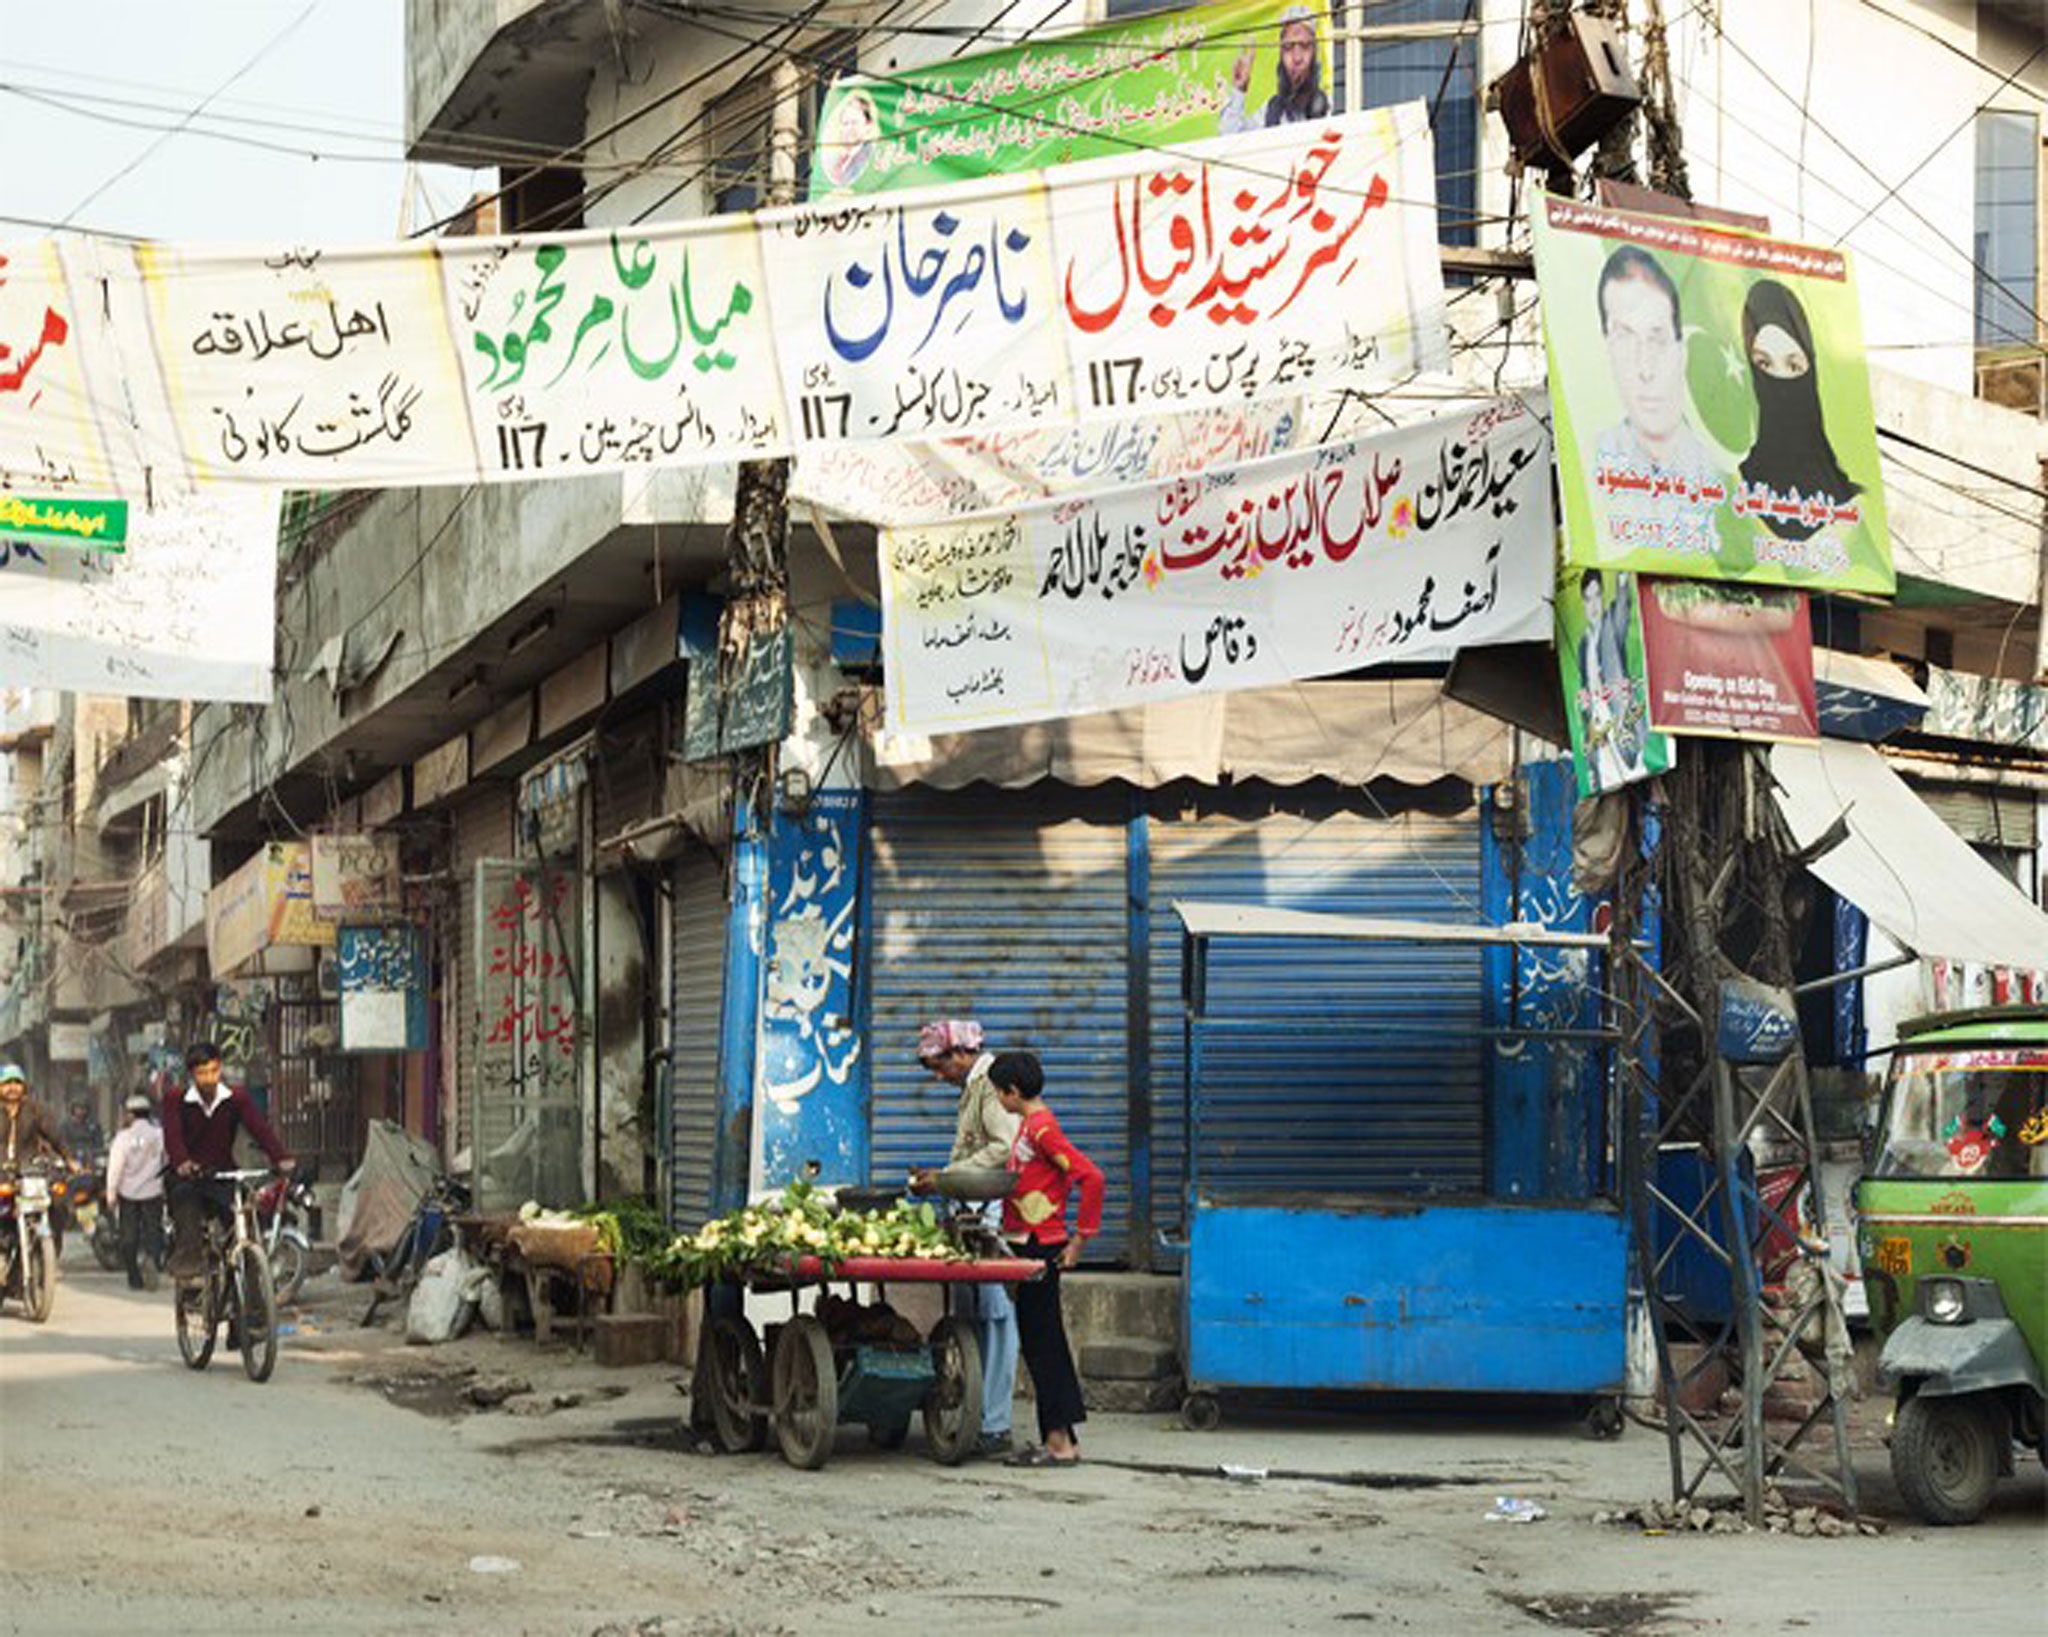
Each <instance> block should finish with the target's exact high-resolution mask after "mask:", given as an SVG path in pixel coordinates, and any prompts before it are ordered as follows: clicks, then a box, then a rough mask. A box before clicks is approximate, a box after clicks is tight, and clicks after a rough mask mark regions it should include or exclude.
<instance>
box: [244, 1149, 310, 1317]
mask: <svg viewBox="0 0 2048 1637" xmlns="http://www.w3.org/2000/svg"><path fill="white" fill-rule="evenodd" d="M312 1182H313V1173H312V1171H311V1170H310V1169H307V1170H304V1171H300V1172H298V1173H296V1174H294V1175H292V1176H289V1177H278V1178H276V1179H275V1180H273V1181H272V1182H270V1183H269V1184H268V1185H266V1186H265V1187H264V1188H262V1189H261V1190H260V1191H258V1193H257V1195H256V1228H257V1232H258V1233H259V1234H260V1235H261V1236H262V1239H263V1248H264V1250H265V1251H266V1252H268V1254H269V1256H270V1274H271V1279H272V1280H273V1282H274V1285H275V1288H276V1291H277V1299H278V1301H280V1302H292V1301H296V1300H297V1299H298V1295H299V1289H300V1287H301V1286H302V1285H304V1284H305V1282H306V1272H307V1266H308V1264H309V1263H310V1262H311V1260H312V1255H313V1241H312V1223H313V1211H314V1204H313V1188H312Z"/></svg>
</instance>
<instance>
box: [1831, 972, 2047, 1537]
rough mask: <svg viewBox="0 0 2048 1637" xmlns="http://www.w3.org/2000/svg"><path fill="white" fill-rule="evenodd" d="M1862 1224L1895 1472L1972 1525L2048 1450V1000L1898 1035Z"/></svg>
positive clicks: (1911, 1491) (1861, 1205)
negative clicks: (2006, 1481) (2017, 1468)
mask: <svg viewBox="0 0 2048 1637" xmlns="http://www.w3.org/2000/svg"><path fill="white" fill-rule="evenodd" d="M1856 1219H1857V1238H1858V1249H1859V1250H1860V1251H1861V1253H1862V1259H1863V1278H1864V1285H1865V1289H1866V1290H1867V1292H1868V1294H1869V1297H1870V1314H1871V1320H1872V1322H1873V1323H1874V1324H1875V1325H1876V1326H1877V1328H1878V1332H1879V1333H1880V1334H1881V1335H1882V1336H1883V1337H1884V1352H1883V1354H1882V1356H1881V1357H1880V1359H1879V1361H1878V1382H1879V1385H1881V1386H1883V1387H1884V1388H1886V1389H1887V1390H1889V1391H1891V1392H1894V1393H1896V1394H1897V1397H1898V1407H1897V1411H1896V1414H1895V1416H1894V1422H1893V1429H1892V1450H1891V1456H1892V1475H1893V1477H1894V1478H1895V1479H1896V1480H1897V1482H1898V1486H1899V1491H1900V1493H1901V1495H1903V1497H1904V1498H1905V1502H1906V1504H1907V1506H1908V1507H1909V1508H1911V1510H1912V1511H1913V1513H1914V1514H1915V1515H1916V1516H1918V1517H1919V1518H1921V1519H1923V1520H1924V1521H1926V1522H1928V1523H1936V1524H1955V1523H1974V1522H1975V1521H1976V1520H1977V1519H1978V1518H1979V1517H1980V1516H1982V1514H1983V1512H1984V1508H1985V1507H1986V1506H1987V1505H1988V1504H1989V1503H1990V1500H1991V1492H1992V1489H1993V1486H1994V1485H1995V1484H1996V1483H1997V1480H1998V1479H1999V1477H2000V1476H2001V1475H2008V1476H2009V1475H2010V1474H2011V1473H2012V1471H2013V1447H2014V1445H2015V1444H2020V1445H2024V1446H2026V1447H2027V1448H2029V1449H2031V1450H2033V1451H2034V1452H2035V1453H2036V1454H2037V1455H2039V1456H2040V1457H2041V1458H2042V1459H2043V1460H2044V1461H2048V1441H2044V1432H2043V1428H2044V1425H2048V1416H2044V1413H2043V1412H2044V1402H2048V1401H2044V1396H2043V1365H2044V1362H2048V1006H2040V1005H2029V1006H1999V1007H1989V1008H1983V1009H1979V1010H1976V1011H1967V1012H1946V1013H1937V1014H1934V1015H1932V1016H1929V1017H1924V1018H1921V1019H1919V1020H1917V1021H1916V1022H1913V1023H1910V1024H1907V1025H1904V1026H1903V1027H1902V1028H1901V1029H1900V1038H1899V1044H1898V1047H1897V1049H1896V1051H1895V1053H1894V1056H1893V1058H1892V1069H1891V1074H1890V1076H1889V1079H1888V1081H1887V1084H1886V1088H1885V1108H1884V1125H1883V1133H1882V1142H1881V1145H1880V1147H1879V1150H1878V1155H1877V1162H1876V1165H1875V1168H1874V1170H1873V1171H1872V1173H1871V1174H1870V1175H1866V1176H1865V1177H1863V1178H1862V1180H1861V1181H1859V1182H1858V1183H1857V1185H1856Z"/></svg>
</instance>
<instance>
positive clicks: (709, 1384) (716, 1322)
mask: <svg viewBox="0 0 2048 1637" xmlns="http://www.w3.org/2000/svg"><path fill="white" fill-rule="evenodd" d="M704 1347H705V1349H706V1351H705V1356H704V1368H703V1369H702V1370H701V1371H700V1372H699V1379H701V1380H702V1381H703V1383H704V1388H705V1394H706V1396H707V1397H708V1399H709V1400H710V1402H709V1404H708V1405H707V1406H706V1407H707V1408H708V1409H709V1410H710V1412H711V1431H712V1435H713V1436H714V1437H715V1438H716V1439H717V1440H718V1447H719V1448H720V1449H722V1450H724V1451H725V1453H726V1454H728V1455H745V1454H747V1453H749V1452H750V1451H752V1450H757V1449H759V1448H760V1447H761V1446H762V1445H763V1444H765V1443H767V1442H768V1418H767V1416H765V1415H763V1414H762V1413H761V1411H760V1405H761V1402H762V1401H763V1400H764V1399H765V1398H767V1396H768V1371H767V1369H766V1367H765V1366H764V1365H763V1364H762V1362H761V1342H760V1338H759V1337H757V1336H756V1335H755V1334H754V1327H753V1326H752V1325H751V1324H749V1323H747V1321H746V1320H745V1319H742V1318H736V1317H734V1316H733V1315H732V1314H729V1313H723V1314H720V1315H719V1316H718V1317H717V1318H715V1319H713V1320H712V1321H711V1323H710V1324H709V1325H708V1326H706V1327H705V1331H704Z"/></svg>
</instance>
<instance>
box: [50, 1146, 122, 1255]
mask: <svg viewBox="0 0 2048 1637" xmlns="http://www.w3.org/2000/svg"><path fill="white" fill-rule="evenodd" d="M105 1177H106V1164H105V1162H104V1161H102V1160H96V1159H93V1158H92V1157H91V1156H89V1155H82V1156H80V1158H79V1162H78V1169H77V1170H76V1171H74V1172H72V1173H71V1175H70V1176H68V1177H53V1178H51V1180H50V1237H51V1239H52V1241H53V1242H54V1243H55V1245H56V1247H57V1255H58V1256H59V1258H61V1257H62V1256H63V1254H64V1236H65V1235H66V1234H67V1233H69V1232H71V1231H72V1229H74V1228H76V1229H77V1230H78V1232H79V1233H81V1234H83V1235H84V1236H85V1238H86V1241H87V1243H91V1241H92V1236H93V1230H94V1229H95V1228H97V1227H98V1225H99V1218H100V1216H101V1215H102V1212H101V1211H100V1195H101V1193H103V1192H104V1191H105ZM94 1254H95V1256H97V1254H98V1252H97V1251H95V1252H94ZM100 1265H101V1266H102V1267H104V1266H106V1264H105V1263H104V1262H103V1263H101V1264H100ZM114 1265H115V1266H116V1267H118V1266H119V1265H120V1263H119V1261H118V1260H117V1261H116V1262H115V1264H114Z"/></svg>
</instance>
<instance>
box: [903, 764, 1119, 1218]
mask: <svg viewBox="0 0 2048 1637" xmlns="http://www.w3.org/2000/svg"><path fill="white" fill-rule="evenodd" d="M870 834H871V841H870V846H871V849H872V859H873V866H872V867H873V874H872V875H871V877H870V893H871V895H872V896H871V902H872V907H873V928H872V936H871V939H870V941H869V946H868V947H869V949H870V951H871V958H872V961H873V965H872V967H871V968H870V979H869V985H870V987H869V994H870V997H871V1002H870V1026H869V1032H868V1039H869V1041H870V1043H871V1054H872V1055H871V1062H872V1065H873V1076H874V1079H873V1099H874V1101H873V1132H872V1142H871V1153H872V1156H873V1158H872V1165H871V1169H872V1172H873V1175H874V1177H875V1178H876V1180H878V1181H884V1182H887V1181H900V1180H901V1179H902V1178H903V1176H904V1175H905V1173H906V1172H908V1171H909V1169H910V1168H911V1167H912V1166H913V1165H930V1164H934V1163H943V1162H944V1160H945V1157H946V1155H947V1154H948V1152H949V1151H950V1150H951V1147H952V1141H953V1125H954V1110H955V1108H956V1106H957V1102H958V1098H957V1095H956V1094H955V1092H954V1090H953V1088H952V1087H950V1086H948V1085H945V1084H943V1083H942V1082H940V1081H938V1080H936V1079H934V1078H933V1077H932V1076H930V1075H928V1074H926V1073H925V1072H924V1071H923V1070H921V1069H920V1068H919V1067H918V1066H917V1063H916V1061H915V1058H916V1042H917V1031H918V1027H919V1025H920V1024H922V1023H924V1022H926V1021H928V1020H929V1019H932V1018H940V1017H973V1018H978V1019H979V1020H980V1021H981V1023H982V1026H983V1027H984V1028H985V1029H986V1030H987V1031H988V1040H989V1044H990V1045H991V1046H992V1047H994V1048H996V1049H998V1050H1002V1049H1005V1048H1011V1047H1028V1048H1029V1049H1031V1050H1033V1051H1035V1052H1037V1053H1038V1054H1039V1055H1040V1057H1041V1058H1042V1059H1043V1060H1044V1062H1045V1073H1046V1095H1047V1100H1048V1102H1050V1103H1051V1105H1052V1107H1053V1108H1054V1109H1055V1110H1056V1111H1057V1113H1058V1114H1059V1117H1060V1123H1061V1125H1062V1126H1064V1127H1065V1129H1066V1131H1067V1134H1068V1135H1069V1136H1070V1137H1072V1138H1073V1139H1074V1141H1075V1142H1076V1143H1078V1144H1079V1145H1080V1147H1081V1148H1082V1149H1083V1150H1084V1151H1085V1152H1086V1153H1087V1154H1088V1155H1089V1157H1090V1158H1092V1159H1093V1160H1094V1161H1095V1162H1096V1164H1098V1165H1100V1166H1101V1167H1102V1169H1103V1174H1104V1175H1105V1176H1106V1177H1107V1178H1108V1181H1109V1198H1108V1208H1107V1214H1106V1216H1105V1219H1104V1222H1103V1237H1102V1239H1101V1240H1100V1241H1098V1242H1097V1244H1096V1245H1094V1246H1092V1247H1091V1253H1093V1254H1099V1255H1101V1256H1103V1257H1105V1258H1108V1257H1116V1256H1120V1255H1122V1254H1123V1251H1124V1245H1125V1235H1126V1230H1127V1223H1128V1216H1129V1186H1128V1183H1127V1181H1126V1179H1127V1178H1128V1176H1129V1174H1130V1167H1129V1157H1130V1145H1129V1118H1128V1110H1127V1101H1128V1096H1129V1091H1128V1081H1127V1074H1126V1065H1127V1052H1126V1042H1127V1039H1128V1035H1129V1028H1130V1023H1129V1005H1128V993H1127V983H1126V972H1127V959H1126V956H1127V949H1128V940H1127V921H1126V914H1127V911H1126V902H1127V900H1126V887H1125V883H1126V880H1127V874H1128V871H1127V864H1126V852H1125V849H1126V830H1125V823H1124V806H1123V800H1122V798H1121V797H1120V796H1118V795H1115V794H1112V793H1108V792H1096V791H1072V790H1066V789H1063V788H1060V787H1047V788H1045V789H1042V790H1041V789H1033V790H1030V791H1016V792H992V791H972V792H937V791H916V790H914V791H905V792H902V793H899V794H888V795H879V794H878V795H877V796H876V797H875V802H874V808H873V819H872V829H871V832H870Z"/></svg>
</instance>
